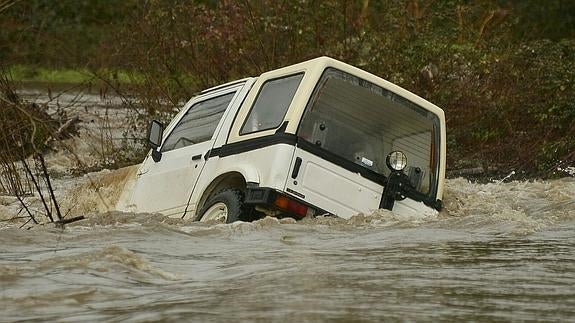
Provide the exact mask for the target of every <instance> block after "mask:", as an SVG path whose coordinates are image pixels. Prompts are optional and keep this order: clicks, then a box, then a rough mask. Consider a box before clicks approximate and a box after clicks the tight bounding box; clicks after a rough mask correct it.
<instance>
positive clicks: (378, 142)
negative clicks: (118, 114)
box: [130, 57, 446, 223]
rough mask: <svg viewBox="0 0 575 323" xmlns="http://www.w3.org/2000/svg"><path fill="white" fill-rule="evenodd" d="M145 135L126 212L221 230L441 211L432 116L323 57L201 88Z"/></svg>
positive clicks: (437, 125)
mask: <svg viewBox="0 0 575 323" xmlns="http://www.w3.org/2000/svg"><path fill="white" fill-rule="evenodd" d="M148 133H149V138H148V139H149V142H150V144H151V145H152V149H151V150H150V153H149V154H148V156H147V157H146V159H145V160H144V162H143V163H142V165H141V167H140V169H139V171H138V174H137V179H136V184H135V187H134V190H133V192H132V196H131V202H130V205H131V209H132V210H133V211H137V212H159V213H162V214H164V215H168V216H175V217H186V218H192V219H194V220H198V221H208V220H210V221H214V220H216V221H224V222H228V223H229V222H233V221H237V220H251V219H256V218H259V217H262V216H264V215H270V216H276V217H284V216H289V217H294V218H296V219H298V218H303V217H306V216H322V215H335V216H339V217H342V218H350V217H351V216H353V215H354V214H357V213H360V212H363V213H367V212H372V211H374V210H376V209H379V208H384V209H388V210H392V211H393V212H396V213H400V214H414V213H415V214H434V213H437V212H438V211H439V210H440V209H441V208H442V202H441V198H442V192H443V185H444V178H445V149H446V141H445V117H444V113H443V110H441V109H440V108H438V107H437V106H435V105H433V104H431V103H430V102H428V101H426V100H424V99H422V98H420V97H419V96H417V95H415V94H413V93H410V92H408V91H406V90H405V89H402V88H400V87H399V86H396V85H394V84H392V83H390V82H388V81H385V80H383V79H381V78H379V77H377V76H375V75H372V74H370V73H368V72H365V71H363V70H361V69H358V68H355V67H353V66H350V65H347V64H345V63H342V62H340V61H337V60H335V59H332V58H328V57H320V58H316V59H312V60H309V61H306V62H303V63H299V64H295V65H292V66H288V67H284V68H280V69H277V70H274V71H270V72H267V73H263V74H262V75H260V76H258V77H252V78H246V79H242V80H238V81H235V82H231V83H227V84H224V85H221V86H217V87H213V88H210V89H207V90H205V91H203V92H201V94H200V95H198V96H196V97H194V98H192V99H191V100H190V101H188V102H187V103H186V104H185V106H184V107H183V108H182V110H181V111H180V113H179V114H178V115H177V116H176V117H175V118H174V119H173V120H172V122H170V124H169V125H168V126H166V127H164V126H163V125H162V124H161V123H160V122H158V121H153V122H152V123H151V125H150V127H149V131H148Z"/></svg>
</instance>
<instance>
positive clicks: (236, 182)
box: [194, 168, 259, 218]
mask: <svg viewBox="0 0 575 323" xmlns="http://www.w3.org/2000/svg"><path fill="white" fill-rule="evenodd" d="M247 183H256V184H257V183H259V175H258V173H257V172H256V171H255V170H252V171H249V170H248V169H246V168H236V169H233V170H229V171H227V172H225V173H223V174H221V175H218V176H217V177H215V178H214V179H213V180H212V181H211V182H210V184H208V185H207V186H206V188H205V189H204V190H203V192H202V194H201V197H200V198H199V200H198V203H197V205H196V210H195V212H194V218H197V217H198V214H197V213H198V212H199V210H201V209H202V208H203V206H204V204H205V203H206V201H207V200H208V199H209V198H210V197H212V196H213V195H214V194H215V193H217V192H219V191H221V190H223V189H225V188H236V189H239V190H241V191H245V189H246V187H247Z"/></svg>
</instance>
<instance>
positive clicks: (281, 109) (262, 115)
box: [240, 73, 303, 135]
mask: <svg viewBox="0 0 575 323" xmlns="http://www.w3.org/2000/svg"><path fill="white" fill-rule="evenodd" d="M302 78H303V73H300V74H296V75H290V76H287V77H282V78H277V79H273V80H269V81H267V82H265V83H264V84H263V86H262V89H261V90H260V93H259V94H258V97H257V98H256V101H255V102H254V105H253V106H252V109H251V111H250V113H249V114H248V116H247V118H246V121H245V122H244V125H243V126H242V129H241V130H240V135H245V134H249V133H253V132H258V131H264V130H269V129H275V128H277V127H279V126H280V124H281V122H282V120H283V119H284V117H285V114H286V112H287V109H288V107H289V106H290V104H291V101H292V99H293V97H294V94H295V92H296V90H297V88H298V86H299V84H300V82H301V79H302Z"/></svg>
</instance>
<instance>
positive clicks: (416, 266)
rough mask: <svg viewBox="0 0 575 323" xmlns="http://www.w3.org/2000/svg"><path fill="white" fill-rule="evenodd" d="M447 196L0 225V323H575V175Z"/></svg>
mask: <svg viewBox="0 0 575 323" xmlns="http://www.w3.org/2000/svg"><path fill="white" fill-rule="evenodd" d="M447 188H448V191H447V194H446V197H445V200H446V201H447V210H446V211H445V212H443V213H442V214H440V215H439V216H437V217H432V218H429V217H427V218H426V217H412V218H406V217H401V216H398V215H395V214H393V213H391V212H387V211H377V212H375V213H373V214H367V215H361V214H360V215H357V216H354V217H353V218H352V219H350V220H343V219H336V218H316V219H309V220H304V221H300V222H297V223H295V222H291V221H278V220H276V219H272V218H266V219H263V220H260V221H257V222H254V223H241V222H240V223H234V224H203V223H193V222H188V221H184V220H179V219H168V218H164V217H162V216H159V215H147V214H129V213H119V212H103V213H94V214H87V216H88V219H87V220H85V221H83V222H78V223H76V224H74V225H69V226H68V227H67V228H66V229H65V230H63V231H62V230H56V229H51V228H49V227H35V228H33V229H32V230H22V229H17V228H16V227H10V226H5V227H3V228H2V229H0V286H1V289H0V312H1V313H2V315H1V316H0V321H19V320H25V321H70V322H76V321H113V322H116V321H128V322H130V321H132V322H139V321H156V320H166V321H167V320H170V321H173V320H184V319H185V320H193V321H261V322H268V321H291V322H300V321H314V322H315V321H345V322H348V321H382V320H408V321H413V320H416V321H417V320H425V321H432V320H433V321H435V320H443V321H533V320H534V321H538V320H540V321H573V320H575V202H574V196H575V178H565V179H561V180H554V181H546V182H531V183H530V182H512V183H492V184H471V183H468V182H467V181H465V180H462V179H457V180H449V181H448V184H447ZM81 199H82V196H76V200H77V201H79V200H81Z"/></svg>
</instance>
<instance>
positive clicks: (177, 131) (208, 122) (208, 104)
mask: <svg viewBox="0 0 575 323" xmlns="http://www.w3.org/2000/svg"><path fill="white" fill-rule="evenodd" d="M234 94H235V92H232V93H229V94H226V95H222V96H218V97H215V98H211V99H208V100H205V101H202V102H199V103H196V104H194V105H193V106H192V107H191V108H190V109H189V110H188V112H186V114H185V115H184V116H183V117H182V119H181V120H180V122H179V123H178V125H177V126H176V127H175V128H174V130H173V131H172V132H171V133H170V135H169V136H168V138H167V139H166V141H165V142H164V145H163V146H162V152H166V151H170V150H174V149H178V148H182V147H186V146H190V145H194V144H198V143H200V142H204V141H207V140H210V139H211V138H212V136H213V135H214V131H216V127H217V126H218V123H219V122H220V119H221V118H222V116H223V114H224V112H225V111H226V108H227V107H228V105H229V104H230V102H231V101H232V98H233V97H234Z"/></svg>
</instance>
